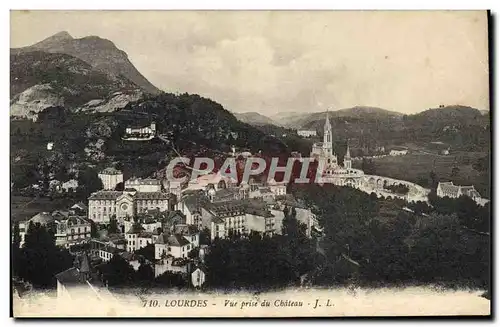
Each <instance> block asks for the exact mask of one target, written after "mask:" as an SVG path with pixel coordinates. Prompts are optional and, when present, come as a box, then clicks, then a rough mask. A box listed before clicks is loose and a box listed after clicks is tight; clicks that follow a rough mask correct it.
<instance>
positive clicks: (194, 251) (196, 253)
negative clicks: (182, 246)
mask: <svg viewBox="0 0 500 327" xmlns="http://www.w3.org/2000/svg"><path fill="white" fill-rule="evenodd" d="M199 255H200V248H194V249H192V250H191V251H189V253H188V258H190V259H197V258H198V257H199Z"/></svg>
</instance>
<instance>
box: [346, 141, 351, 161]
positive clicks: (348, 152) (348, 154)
mask: <svg viewBox="0 0 500 327" xmlns="http://www.w3.org/2000/svg"><path fill="white" fill-rule="evenodd" d="M345 157H346V158H348V159H351V151H349V141H347V151H346V153H345Z"/></svg>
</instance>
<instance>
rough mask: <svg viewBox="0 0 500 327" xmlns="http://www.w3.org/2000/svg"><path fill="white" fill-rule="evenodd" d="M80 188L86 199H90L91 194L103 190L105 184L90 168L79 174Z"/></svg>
mask: <svg viewBox="0 0 500 327" xmlns="http://www.w3.org/2000/svg"><path fill="white" fill-rule="evenodd" d="M78 186H79V188H80V190H81V192H82V196H83V197H84V198H88V197H89V196H90V194H91V193H93V192H96V191H98V190H102V189H103V184H102V181H101V179H100V178H99V176H98V175H97V172H96V171H94V170H92V169H90V168H88V169H85V170H83V171H80V172H79V173H78Z"/></svg>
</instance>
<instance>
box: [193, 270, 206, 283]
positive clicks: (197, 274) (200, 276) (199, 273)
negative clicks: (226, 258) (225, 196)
mask: <svg viewBox="0 0 500 327" xmlns="http://www.w3.org/2000/svg"><path fill="white" fill-rule="evenodd" d="M205 276H206V269H205V267H203V266H198V267H196V269H195V270H194V271H193V272H192V273H191V283H192V284H193V286H194V287H195V288H200V287H201V286H203V284H205Z"/></svg>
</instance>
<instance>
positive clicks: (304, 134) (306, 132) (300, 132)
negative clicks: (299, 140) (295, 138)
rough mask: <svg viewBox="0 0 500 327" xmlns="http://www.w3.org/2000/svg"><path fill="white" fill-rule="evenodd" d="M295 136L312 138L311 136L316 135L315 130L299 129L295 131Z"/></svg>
mask: <svg viewBox="0 0 500 327" xmlns="http://www.w3.org/2000/svg"><path fill="white" fill-rule="evenodd" d="M297 135H299V136H302V137H312V136H316V135H317V133H316V131H315V130H312V129H299V130H298V131H297Z"/></svg>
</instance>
